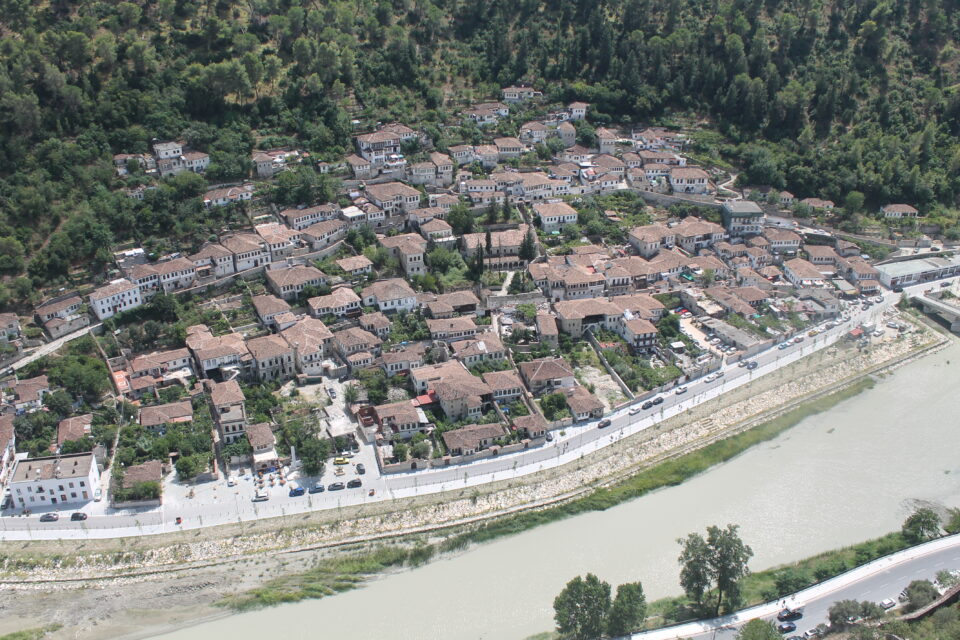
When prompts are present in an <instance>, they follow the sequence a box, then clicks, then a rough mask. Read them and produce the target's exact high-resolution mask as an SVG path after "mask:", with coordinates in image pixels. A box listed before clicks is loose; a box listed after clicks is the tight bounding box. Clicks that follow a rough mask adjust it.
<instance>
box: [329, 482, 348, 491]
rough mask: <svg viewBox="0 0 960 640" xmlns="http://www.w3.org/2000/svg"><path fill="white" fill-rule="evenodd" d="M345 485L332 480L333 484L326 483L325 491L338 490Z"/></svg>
mask: <svg viewBox="0 0 960 640" xmlns="http://www.w3.org/2000/svg"><path fill="white" fill-rule="evenodd" d="M346 486H347V485H345V484H343V483H342V482H334V483H333V484H328V485H327V491H340V490H341V489H343V488H345V487H346Z"/></svg>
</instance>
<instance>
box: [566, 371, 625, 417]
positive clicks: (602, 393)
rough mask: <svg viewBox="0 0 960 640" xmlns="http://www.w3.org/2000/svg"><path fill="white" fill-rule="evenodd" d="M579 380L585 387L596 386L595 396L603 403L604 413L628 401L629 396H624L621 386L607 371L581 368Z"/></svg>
mask: <svg viewBox="0 0 960 640" xmlns="http://www.w3.org/2000/svg"><path fill="white" fill-rule="evenodd" d="M577 379H578V380H579V381H580V384H582V385H584V386H586V385H588V384H592V385H593V386H594V388H595V391H594V395H596V396H597V398H599V399H600V402H602V403H603V406H604V407H605V410H604V412H607V411H610V410H611V409H613V408H614V407H616V406H617V405H620V404H623V403H624V402H626V401H627V396H625V395H623V391H621V390H620V385H618V384H617V383H616V382H615V381H614V379H613V378H611V377H610V374H609V373H607V372H606V371H603V370H601V369H597V368H596V367H590V366H585V367H580V368H578V369H577Z"/></svg>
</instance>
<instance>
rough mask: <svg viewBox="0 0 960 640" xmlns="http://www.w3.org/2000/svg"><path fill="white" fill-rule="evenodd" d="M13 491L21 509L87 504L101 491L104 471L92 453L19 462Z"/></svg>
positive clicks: (15, 501) (12, 480)
mask: <svg viewBox="0 0 960 640" xmlns="http://www.w3.org/2000/svg"><path fill="white" fill-rule="evenodd" d="M9 489H10V495H11V496H12V497H13V501H14V503H15V504H16V505H17V507H20V508H29V509H34V508H37V507H57V506H59V505H79V504H84V503H86V502H89V501H91V500H93V499H94V498H95V497H96V496H97V494H98V492H99V491H100V469H99V468H97V461H96V459H95V458H94V457H93V454H92V453H78V454H74V455H65V456H49V457H43V458H25V459H23V460H20V461H19V462H17V466H16V467H15V468H14V470H13V475H11V477H10V484H9Z"/></svg>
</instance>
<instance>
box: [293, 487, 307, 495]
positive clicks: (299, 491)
mask: <svg viewBox="0 0 960 640" xmlns="http://www.w3.org/2000/svg"><path fill="white" fill-rule="evenodd" d="M304 493H306V491H304V490H303V487H293V488H292V489H290V497H291V498H297V497H299V496H302V495H303V494H304Z"/></svg>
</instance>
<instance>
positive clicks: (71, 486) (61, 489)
mask: <svg viewBox="0 0 960 640" xmlns="http://www.w3.org/2000/svg"><path fill="white" fill-rule="evenodd" d="M67 486H69V487H70V488H71V489H73V483H72V482H68V483H67ZM80 486H81V487H85V486H87V483H86V482H84V481H83V480H80ZM57 490H58V491H63V490H64V489H63V485H62V484H61V485H59V486H58V489H57ZM43 491H44V490H43V486H42V485H41V486H39V487H37V493H43ZM49 491H50V492H51V493H53V489H50V490H49ZM17 493H18V494H19V493H22V491H21V488H20V487H17ZM27 493H33V486H32V485H28V486H27Z"/></svg>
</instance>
